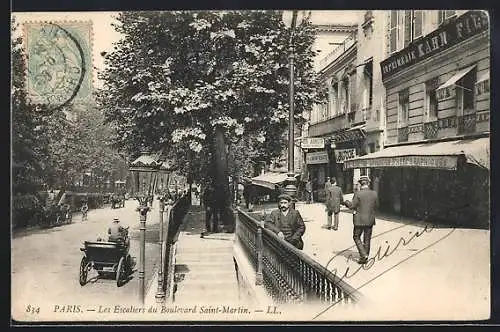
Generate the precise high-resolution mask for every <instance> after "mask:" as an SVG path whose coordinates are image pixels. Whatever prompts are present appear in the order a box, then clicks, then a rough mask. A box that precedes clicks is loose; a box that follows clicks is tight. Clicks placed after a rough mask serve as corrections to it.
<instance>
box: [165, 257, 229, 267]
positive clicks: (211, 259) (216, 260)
mask: <svg viewBox="0 0 500 332" xmlns="http://www.w3.org/2000/svg"><path fill="white" fill-rule="evenodd" d="M175 260H176V262H183V263H184V264H191V263H198V262H200V263H204V262H212V263H214V264H215V263H222V265H225V263H226V262H227V263H232V262H233V256H232V255H231V256H227V255H224V256H221V255H210V254H203V255H196V254H190V255H188V254H182V255H177V256H176V258H175Z"/></svg>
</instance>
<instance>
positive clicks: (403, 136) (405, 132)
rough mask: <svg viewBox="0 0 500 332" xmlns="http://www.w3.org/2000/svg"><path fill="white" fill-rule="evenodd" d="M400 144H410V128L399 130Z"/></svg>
mask: <svg viewBox="0 0 500 332" xmlns="http://www.w3.org/2000/svg"><path fill="white" fill-rule="evenodd" d="M398 142H408V127H401V128H398Z"/></svg>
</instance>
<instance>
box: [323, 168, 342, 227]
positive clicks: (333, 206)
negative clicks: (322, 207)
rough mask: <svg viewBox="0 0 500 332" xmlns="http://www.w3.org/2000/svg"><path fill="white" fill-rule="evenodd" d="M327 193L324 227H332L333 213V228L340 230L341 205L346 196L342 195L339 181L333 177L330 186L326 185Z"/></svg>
mask: <svg viewBox="0 0 500 332" xmlns="http://www.w3.org/2000/svg"><path fill="white" fill-rule="evenodd" d="M325 194H326V201H325V204H326V218H327V219H326V220H327V221H326V225H323V226H321V227H322V228H326V229H332V215H333V220H334V221H333V230H334V231H336V230H338V227H339V214H340V205H341V204H344V197H343V195H342V189H341V188H340V187H339V186H337V181H336V179H335V178H333V181H332V182H331V183H330V185H329V186H325Z"/></svg>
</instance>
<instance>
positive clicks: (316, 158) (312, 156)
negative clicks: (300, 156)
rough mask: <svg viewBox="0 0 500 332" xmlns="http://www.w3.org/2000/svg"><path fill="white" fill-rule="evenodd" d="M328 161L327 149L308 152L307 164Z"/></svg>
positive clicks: (325, 162)
mask: <svg viewBox="0 0 500 332" xmlns="http://www.w3.org/2000/svg"><path fill="white" fill-rule="evenodd" d="M327 163H328V153H327V152H326V151H319V152H309V153H308V154H306V164H308V165H314V164H327Z"/></svg>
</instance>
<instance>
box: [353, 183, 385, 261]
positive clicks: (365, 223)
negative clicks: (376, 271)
mask: <svg viewBox="0 0 500 332" xmlns="http://www.w3.org/2000/svg"><path fill="white" fill-rule="evenodd" d="M358 182H359V184H360V185H361V187H360V189H359V191H357V192H356V193H355V194H354V197H353V198H352V202H351V203H350V204H346V205H348V206H349V208H351V209H352V210H354V216H353V223H354V230H353V239H354V243H355V244H356V247H357V248H358V252H359V255H360V259H359V261H358V263H359V264H365V263H366V262H367V261H368V255H369V254H370V240H371V237H372V228H373V225H375V210H376V209H377V208H378V195H377V192H376V191H374V190H371V189H370V178H369V177H367V176H361V177H360V178H359V181H358ZM361 235H363V242H361Z"/></svg>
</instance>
